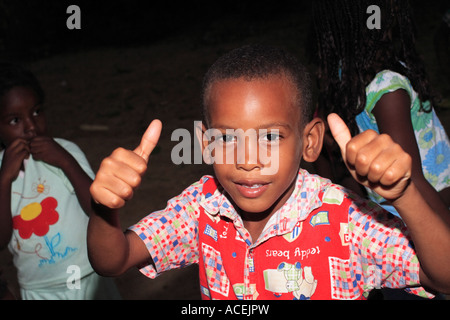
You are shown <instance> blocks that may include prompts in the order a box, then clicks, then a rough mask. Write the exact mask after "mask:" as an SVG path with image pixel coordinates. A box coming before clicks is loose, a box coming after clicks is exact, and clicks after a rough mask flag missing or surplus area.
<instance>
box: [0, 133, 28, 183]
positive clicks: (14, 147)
mask: <svg viewBox="0 0 450 320" xmlns="http://www.w3.org/2000/svg"><path fill="white" fill-rule="evenodd" d="M29 155H30V147H29V145H28V141H26V140H24V139H17V140H14V141H13V142H12V143H11V144H10V145H9V146H8V147H7V148H6V150H5V153H4V154H3V161H2V167H1V170H0V172H1V176H2V178H3V179H6V180H4V181H8V182H9V183H12V182H13V181H14V179H16V177H17V175H18V174H19V171H20V168H21V167H22V163H23V160H24V159H27V158H28V157H29Z"/></svg>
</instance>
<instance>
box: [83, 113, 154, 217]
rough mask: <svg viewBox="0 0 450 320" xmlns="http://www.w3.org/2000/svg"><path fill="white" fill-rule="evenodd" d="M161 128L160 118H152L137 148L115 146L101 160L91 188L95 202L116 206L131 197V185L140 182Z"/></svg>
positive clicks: (112, 207)
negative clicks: (110, 152) (129, 148)
mask: <svg viewBox="0 0 450 320" xmlns="http://www.w3.org/2000/svg"><path fill="white" fill-rule="evenodd" d="M161 129H162V124H161V121H159V120H153V121H152V123H150V125H149V126H148V128H147V130H146V131H145V133H144V135H143V136H142V139H141V143H140V145H139V146H138V147H137V148H136V149H134V150H133V151H131V150H126V149H123V148H118V149H116V150H114V151H113V153H112V154H111V155H110V156H109V157H107V158H105V159H104V160H103V161H102V163H101V164H100V168H99V170H98V172H97V175H96V177H95V180H94V182H93V183H92V185H91V188H90V192H91V195H92V198H93V199H94V201H95V202H97V203H99V204H102V205H104V206H106V207H109V208H111V209H117V208H120V207H123V206H124V205H125V201H127V200H130V199H131V198H132V197H133V192H134V189H136V188H137V187H138V186H139V185H140V183H141V177H142V175H143V174H144V173H145V171H146V170H147V163H148V158H149V156H150V154H151V152H152V151H153V149H154V148H155V146H156V144H157V143H158V139H159V136H160V134H161Z"/></svg>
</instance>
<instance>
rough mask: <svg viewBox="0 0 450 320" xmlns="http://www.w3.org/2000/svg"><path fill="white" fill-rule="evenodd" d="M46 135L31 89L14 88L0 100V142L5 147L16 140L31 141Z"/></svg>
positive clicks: (36, 101)
mask: <svg viewBox="0 0 450 320" xmlns="http://www.w3.org/2000/svg"><path fill="white" fill-rule="evenodd" d="M46 134H47V125H46V121H45V116H44V113H43V112H42V106H41V105H40V103H39V99H38V97H37V95H36V94H35V92H34V91H33V90H32V89H31V88H28V87H14V88H12V89H11V90H9V91H8V92H7V93H6V94H5V95H3V97H1V98H0V142H1V143H3V144H4V145H5V147H8V146H9V145H10V144H11V143H12V142H13V141H14V140H16V139H24V140H26V141H31V139H33V138H34V137H36V136H40V135H46Z"/></svg>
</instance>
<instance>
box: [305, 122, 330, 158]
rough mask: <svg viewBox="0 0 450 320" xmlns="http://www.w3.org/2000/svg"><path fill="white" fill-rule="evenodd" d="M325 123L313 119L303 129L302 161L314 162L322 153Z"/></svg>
mask: <svg viewBox="0 0 450 320" xmlns="http://www.w3.org/2000/svg"><path fill="white" fill-rule="evenodd" d="M324 134H325V123H324V122H323V120H322V119H320V118H314V119H313V120H311V121H310V122H309V123H308V124H307V125H306V126H305V128H304V129H303V160H305V161H307V162H314V161H316V160H317V158H318V157H319V155H320V152H321V151H322V144H323V137H324Z"/></svg>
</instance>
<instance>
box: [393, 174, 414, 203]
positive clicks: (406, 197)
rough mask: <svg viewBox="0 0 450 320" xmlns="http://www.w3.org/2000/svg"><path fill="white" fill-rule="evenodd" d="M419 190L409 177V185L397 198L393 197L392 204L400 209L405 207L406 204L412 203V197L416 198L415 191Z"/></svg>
mask: <svg viewBox="0 0 450 320" xmlns="http://www.w3.org/2000/svg"><path fill="white" fill-rule="evenodd" d="M416 192H417V187H416V185H415V184H414V182H413V181H412V179H409V181H408V184H407V186H406V187H405V189H404V190H403V192H402V194H401V195H400V196H399V197H398V198H397V199H392V200H391V201H390V202H391V203H392V205H393V206H394V207H395V208H396V209H397V210H398V209H399V208H403V207H404V206H405V205H406V206H407V205H408V204H410V203H411V199H414V197H415V193H416Z"/></svg>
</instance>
